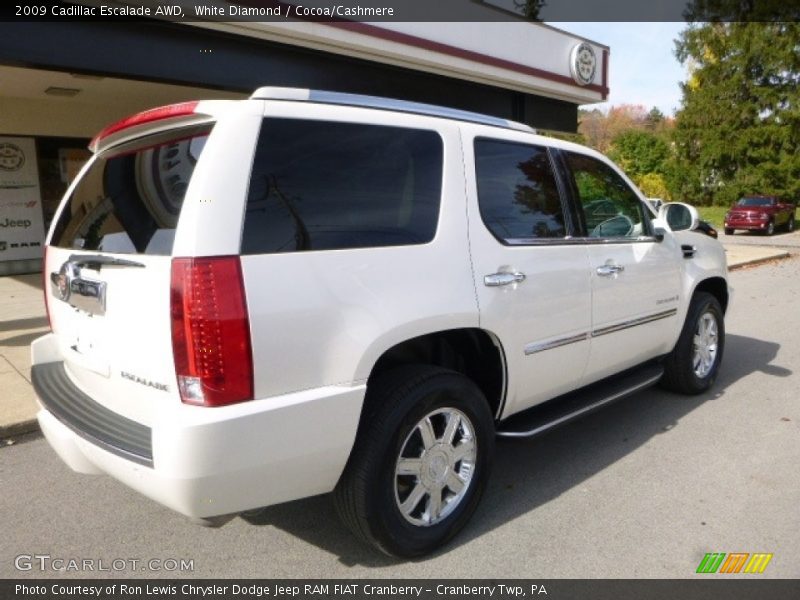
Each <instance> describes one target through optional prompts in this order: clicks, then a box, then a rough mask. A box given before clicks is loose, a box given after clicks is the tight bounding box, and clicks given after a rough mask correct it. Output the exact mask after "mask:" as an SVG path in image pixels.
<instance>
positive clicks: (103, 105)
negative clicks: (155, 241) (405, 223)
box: [0, 3, 609, 275]
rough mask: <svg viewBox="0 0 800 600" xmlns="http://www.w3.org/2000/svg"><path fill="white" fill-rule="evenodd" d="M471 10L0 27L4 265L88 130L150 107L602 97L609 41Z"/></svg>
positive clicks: (495, 103)
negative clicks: (219, 101)
mask: <svg viewBox="0 0 800 600" xmlns="http://www.w3.org/2000/svg"><path fill="white" fill-rule="evenodd" d="M471 10H473V11H479V10H486V11H492V10H494V9H492V8H490V7H483V6H481V5H480V4H479V3H478V4H475V3H472V5H471ZM490 16H491V17H492V18H494V17H495V16H496V14H495V13H489V12H487V20H489V19H488V17H490ZM472 18H473V21H471V22H452V23H451V22H447V23H427V22H420V23H414V22H403V23H395V22H372V23H366V22H357V21H344V20H343V21H335V22H313V21H302V20H296V21H292V20H289V19H284V20H279V21H270V22H245V21H242V22H222V21H210V20H209V21H198V22H193V23H173V22H166V21H156V20H153V21H152V22H147V23H142V22H137V23H134V22H114V23H109V22H102V21H80V22H79V21H72V22H59V21H56V20H53V21H26V22H21V23H4V24H2V25H0V82H2V86H0V275H2V274H12V273H24V272H34V271H37V270H40V268H41V260H40V257H41V251H42V241H43V239H44V235H45V231H46V227H47V226H48V225H49V222H50V220H51V219H52V217H53V214H54V212H55V210H56V208H57V205H58V201H59V199H60V197H61V195H62V194H63V193H64V191H65V190H66V187H67V185H68V183H69V181H70V180H71V179H72V178H73V177H74V176H75V174H76V173H77V171H78V169H79V168H80V166H81V165H82V164H83V163H84V162H85V161H86V159H87V158H88V157H89V152H88V150H87V145H88V142H89V140H90V138H91V137H92V136H93V135H94V134H95V133H97V131H99V130H100V129H102V128H103V127H104V126H106V125H108V124H109V123H111V122H114V121H116V120H119V119H120V118H123V117H125V116H127V115H129V114H131V113H134V112H137V111H140V110H143V109H147V108H151V107H153V106H158V105H163V104H170V103H173V102H180V101H184V100H193V99H207V98H223V99H225V98H231V99H237V98H246V97H247V96H248V95H249V94H250V93H252V91H253V90H255V89H256V88H258V87H260V86H264V85H270V86H287V87H300V88H314V89H322V90H335V91H342V92H352V93H359V94H369V95H376V96H388V97H392V98H400V99H405V100H413V101H418V102H427V103H432V104H441V105H445V106H451V107H455V108H459V109H465V110H471V111H476V112H482V113H488V114H491V115H496V116H499V117H503V118H507V119H513V120H516V121H521V122H524V123H527V124H529V125H531V126H533V127H535V128H537V129H539V130H549V131H562V132H572V131H575V130H576V128H577V114H578V106H579V105H582V104H590V103H593V102H602V101H603V100H605V99H606V98H607V96H608V89H609V80H608V77H609V49H608V48H607V47H605V46H603V45H601V44H598V43H596V42H593V41H591V40H586V39H583V38H580V37H578V36H575V35H572V34H570V33H568V32H566V31H562V30H559V29H556V28H553V27H550V26H548V25H545V24H541V23H534V22H529V21H523V20H510V19H505V20H494V21H493V22H478V19H480V14H479V13H478V14H477V16H473V17H472Z"/></svg>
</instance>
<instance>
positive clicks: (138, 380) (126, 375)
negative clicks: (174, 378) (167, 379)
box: [119, 371, 169, 392]
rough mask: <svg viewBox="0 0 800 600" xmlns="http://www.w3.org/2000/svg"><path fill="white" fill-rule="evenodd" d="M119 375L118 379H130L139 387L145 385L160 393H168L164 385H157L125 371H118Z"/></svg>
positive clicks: (155, 382)
mask: <svg viewBox="0 0 800 600" xmlns="http://www.w3.org/2000/svg"><path fill="white" fill-rule="evenodd" d="M119 374H120V377H122V378H123V379H130V380H131V381H133V382H134V383H138V384H140V385H146V386H147V387H151V388H153V389H156V390H159V391H161V392H168V391H169V389H168V388H167V384H166V383H158V382H157V381H150V380H149V379H145V378H144V377H139V376H138V375H134V374H133V373H128V372H126V371H120V372H119Z"/></svg>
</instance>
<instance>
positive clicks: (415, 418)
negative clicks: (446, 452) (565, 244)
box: [334, 365, 495, 558]
mask: <svg viewBox="0 0 800 600" xmlns="http://www.w3.org/2000/svg"><path fill="white" fill-rule="evenodd" d="M438 410H446V411H448V412H447V413H436V411H438ZM365 411H366V413H365V414H364V416H363V417H362V422H361V425H360V426H359V431H358V434H357V436H356V442H355V445H354V447H353V451H352V453H351V455H350V459H349V460H348V463H347V466H346V467H345V470H344V473H343V474H342V476H341V478H340V479H339V483H338V484H337V485H336V489H335V490H334V502H335V505H336V509H337V512H338V513H339V516H340V518H341V519H342V521H343V522H344V523H345V525H347V527H348V528H349V529H351V530H352V532H353V533H354V534H355V535H356V536H357V537H358V538H359V539H361V540H362V541H363V542H365V543H367V544H370V545H372V546H374V547H376V548H378V549H379V550H381V551H382V552H385V553H386V554H389V555H391V556H398V557H403V558H413V557H418V556H423V555H425V554H428V553H430V552H432V551H433V550H435V549H437V548H439V547H440V546H442V545H443V544H445V543H446V542H447V541H449V540H450V539H451V538H452V537H453V536H455V535H456V534H457V533H458V532H459V531H460V530H461V529H462V528H463V527H464V525H466V523H467V521H468V520H469V518H470V517H471V516H472V513H473V512H474V511H475V508H476V507H477V505H478V502H479V500H480V498H481V495H482V494H483V491H484V489H485V487H486V481H487V478H488V475H489V471H490V467H491V464H492V457H493V455H494V437H495V431H494V420H493V417H492V414H491V412H490V410H489V405H488V403H487V402H486V398H485V397H484V395H483V393H482V392H481V391H480V389H478V387H477V386H476V385H475V384H474V383H473V382H472V381H471V380H470V379H468V378H466V377H464V376H463V375H461V374H459V373H456V372H454V371H449V370H446V369H441V368H438V367H431V366H426V365H418V366H409V367H400V368H398V369H394V370H392V371H390V372H388V373H387V374H385V375H383V376H380V377H379V378H377V379H376V381H374V382H372V381H371V382H370V384H369V387H368V390H367V399H366V401H365ZM451 411H455V412H451ZM432 413H436V414H433V416H431V414H432ZM456 413H459V414H460V415H461V417H466V422H467V424H468V426H469V427H470V428H471V432H472V434H473V439H474V447H475V449H476V452H475V456H474V461H470V462H471V463H472V469H471V473H472V475H471V477H470V478H469V479H468V483H467V484H466V485H465V487H464V492H463V495H461V496H460V499H458V500H457V501H455V502H452V500H453V499H455V498H458V497H459V494H456V493H455V492H453V491H452V490H451V489H450V488H449V487H445V488H444V489H442V490H441V491H440V492H439V495H438V497H439V499H444V498H448V499H450V500H451V502H450V504H448V503H446V502H442V506H445V507H446V508H445V509H443V512H442V517H441V520H440V521H438V522H437V521H435V522H433V523H432V524H414V523H412V522H411V521H410V519H412V518H415V517H414V515H409V516H408V517H407V516H405V515H404V514H403V512H401V508H400V504H401V502H404V501H408V498H409V497H410V496H411V495H412V492H413V491H415V490H416V488H417V487H419V486H420V485H423V483H424V482H423V480H422V476H419V477H418V476H416V475H398V474H396V469H397V468H398V466H399V460H400V458H401V456H402V457H406V456H409V455H408V454H406V453H405V452H406V450H407V449H408V448H409V447H410V446H411V445H412V444H414V443H416V441H417V440H419V444H418V445H419V448H420V455H419V456H420V457H421V464H422V465H427V466H428V467H429V468H427V470H426V469H425V468H424V467H423V468H421V469H420V472H424V473H425V476H427V477H428V483H430V482H431V481H432V480H431V479H430V478H431V477H434V476H435V477H440V478H444V477H445V475H444V474H443V472H442V471H441V469H440V467H441V462H439V463H437V467H439V469H438V470H435V468H434V466H433V462H432V460H433V459H434V458H435V457H434V454H433V452H434V450H433V448H435V447H431V448H432V449H430V450H425V449H424V447H425V446H424V441H423V440H422V430H421V428H418V427H419V426H420V425H422V424H423V421H425V419H426V418H428V417H430V419H429V422H430V423H432V424H434V425H436V426H438V427H433V430H434V431H435V433H436V436H435V441H436V442H442V440H444V437H445V435H444V433H443V432H442V425H444V424H446V422H447V421H446V420H445V419H446V417H447V416H448V415H452V414H456ZM461 417H459V420H458V421H457V422H458V423H460V424H461V425H459V426H458V427H459V429H458V430H457V432H456V434H455V436H456V437H455V438H454V442H451V446H450V447H451V449H452V447H453V446H452V444H454V443H455V441H458V444H457V445H456V446H455V447H456V450H458V445H460V444H461V443H465V440H466V441H468V436H464V437H462V436H463V434H464V431H468V430H466V429H464V430H462V429H461V427H462V426H463V424H464V423H465V421H464V420H463V419H462V418H461ZM440 420H441V422H440ZM440 432H442V434H441V436H440ZM442 446H443V444H440V445H439V446H438V447H439V448H441V447H442ZM426 456H427V458H426ZM428 459H430V460H431V462H429V463H426V462H425V461H426V460H428ZM463 468H464V463H463V462H456V463H453V464H452V465H451V466H449V467H446V468H445V471H446V472H448V473H452V472H455V471H456V470H461V469H463ZM464 472H470V468H469V466H467V469H466V471H462V474H463V473H464ZM433 473H436V475H431V474H433ZM409 480H410V481H409ZM433 485H445V486H446V485H447V484H443V483H441V481H440V482H438V484H437V483H436V482H434V484H433ZM412 486H413V490H412V492H409V493H408V495H407V496H406V497H405V499H403V498H402V497H401V491H404V490H405V489H409V488H411V487H412ZM432 499H433V493H432V492H431V493H427V495H426V496H423V497H422V499H421V500H420V501H419V504H418V505H416V506H417V508H418V509H420V510H421V509H422V508H423V507H424V509H425V513H426V514H428V515H429V514H430V513H431V512H432V509H431V508H430V504H431V502H432ZM451 504H452V506H451ZM448 510H449V511H450V512H449V513H447V512H446V511H448ZM426 514H421V515H419V516H418V518H420V519H425V518H426Z"/></svg>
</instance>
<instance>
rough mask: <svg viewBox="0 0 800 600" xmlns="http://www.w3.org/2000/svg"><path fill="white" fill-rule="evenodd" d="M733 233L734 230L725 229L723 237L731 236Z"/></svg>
mask: <svg viewBox="0 0 800 600" xmlns="http://www.w3.org/2000/svg"><path fill="white" fill-rule="evenodd" d="M733 231H734V230H733V229H731V228H730V227H726V228H725V235H733Z"/></svg>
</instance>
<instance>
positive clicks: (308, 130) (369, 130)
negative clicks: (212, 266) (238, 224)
mask: <svg viewBox="0 0 800 600" xmlns="http://www.w3.org/2000/svg"><path fill="white" fill-rule="evenodd" d="M442 154H443V144H442V139H441V137H440V136H439V135H438V134H437V133H435V132H433V131H427V130H419V129H406V128H399V127H386V126H380V125H365V124H356V123H339V122H328V121H307V120H301V119H279V118H267V119H265V120H264V124H263V126H262V130H261V136H260V139H259V142H258V147H257V149H256V155H255V159H254V164H253V172H252V177H251V181H250V191H249V196H248V202H247V212H246V215H245V222H244V231H243V236H242V253H243V254H269V253H281V252H301V251H313V250H338V249H347V248H364V247H378V246H403V245H410V244H425V243H427V242H430V241H431V240H432V239H433V237H434V235H435V233H436V226H437V222H438V217H439V203H440V196H441V187H442Z"/></svg>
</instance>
